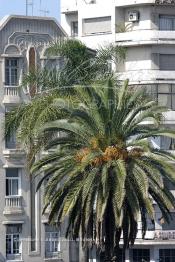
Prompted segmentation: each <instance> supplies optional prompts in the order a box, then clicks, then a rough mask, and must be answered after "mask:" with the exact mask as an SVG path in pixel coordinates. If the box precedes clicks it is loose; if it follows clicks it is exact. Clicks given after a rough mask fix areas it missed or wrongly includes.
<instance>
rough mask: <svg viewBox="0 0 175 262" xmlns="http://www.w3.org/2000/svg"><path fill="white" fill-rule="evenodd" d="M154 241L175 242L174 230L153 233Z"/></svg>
mask: <svg viewBox="0 0 175 262" xmlns="http://www.w3.org/2000/svg"><path fill="white" fill-rule="evenodd" d="M154 239H155V240H175V230H171V231H167V230H165V231H164V230H160V231H155V236H154Z"/></svg>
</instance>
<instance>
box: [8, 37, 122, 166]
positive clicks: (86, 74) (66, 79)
mask: <svg viewBox="0 0 175 262" xmlns="http://www.w3.org/2000/svg"><path fill="white" fill-rule="evenodd" d="M45 55H46V56H47V57H48V60H49V58H50V57H58V56H59V57H62V58H64V64H63V66H62V67H61V68H59V69H57V68H56V67H55V68H51V69H49V68H48V67H47V66H46V67H45V68H43V69H40V70H37V71H31V72H29V73H28V74H27V75H25V76H24V79H23V82H22V85H21V87H20V88H22V89H24V90H27V89H28V87H29V86H35V87H37V89H38V90H39V91H40V92H39V93H36V94H35V96H34V97H30V98H29V100H27V102H23V103H22V104H21V105H19V106H18V107H17V108H13V110H12V111H11V112H9V113H8V114H7V116H6V123H5V125H6V127H5V133H6V136H10V134H11V133H12V132H14V131H15V132H16V133H17V139H18V140H19V142H20V143H21V144H22V145H23V147H24V149H26V153H27V157H28V165H29V166H30V165H31V163H32V162H33V161H34V159H35V155H36V153H37V152H38V151H40V149H41V148H42V147H43V145H44V144H43V143H44V139H40V140H38V139H36V137H37V134H38V130H39V128H41V127H42V126H43V124H44V123H46V122H47V121H49V120H56V119H58V118H61V117H62V112H60V110H59V109H58V108H57V107H55V105H54V104H53V101H54V100H55V99H56V98H61V97H63V98H66V99H71V100H72V99H75V98H74V91H73V90H74V88H73V85H75V84H86V85H87V84H90V83H92V82H94V81H99V79H100V81H102V80H104V79H105V78H106V77H108V76H109V74H111V72H109V70H108V61H110V60H112V61H114V62H115V64H116V65H117V63H119V62H120V61H122V60H123V59H124V57H125V48H123V47H120V46H113V45H109V46H108V47H105V48H102V47H101V48H100V49H99V50H96V51H94V50H91V49H89V48H88V47H86V46H85V45H84V44H83V43H81V42H80V41H78V40H75V39H74V40H72V39H67V40H64V41H63V40H62V41H60V42H56V43H54V44H53V45H52V46H51V47H50V48H48V49H47V50H46V54H45ZM29 93H30V92H29Z"/></svg>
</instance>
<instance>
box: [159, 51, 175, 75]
mask: <svg viewBox="0 0 175 262" xmlns="http://www.w3.org/2000/svg"><path fill="white" fill-rule="evenodd" d="M159 65H160V70H165V71H169V70H175V55H173V54H160V58H159Z"/></svg>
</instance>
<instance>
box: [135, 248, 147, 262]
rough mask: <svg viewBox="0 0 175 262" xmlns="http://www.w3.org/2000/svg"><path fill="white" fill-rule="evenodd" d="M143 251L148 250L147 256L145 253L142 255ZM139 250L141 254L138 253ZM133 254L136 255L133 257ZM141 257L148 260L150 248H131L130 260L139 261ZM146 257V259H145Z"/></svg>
mask: <svg viewBox="0 0 175 262" xmlns="http://www.w3.org/2000/svg"><path fill="white" fill-rule="evenodd" d="M144 251H148V253H149V255H148V257H146V256H147V255H144V254H143V253H144ZM139 252H140V253H141V254H139ZM134 255H136V256H135V257H134ZM141 259H142V260H143V259H146V260H145V262H150V249H149V248H145V249H143V248H142V249H137V248H136V249H133V250H132V261H133V262H140V261H141ZM147 259H148V260H147Z"/></svg>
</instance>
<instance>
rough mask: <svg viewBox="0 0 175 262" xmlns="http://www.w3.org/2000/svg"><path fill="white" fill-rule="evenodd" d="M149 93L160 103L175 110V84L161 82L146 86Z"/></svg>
mask: <svg viewBox="0 0 175 262" xmlns="http://www.w3.org/2000/svg"><path fill="white" fill-rule="evenodd" d="M145 89H146V92H147V94H149V95H151V97H152V99H154V100H156V101H157V102H158V104H159V105H162V106H166V107H168V108H169V109H173V110H175V85H170V84H159V85H150V86H146V88H145Z"/></svg>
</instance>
